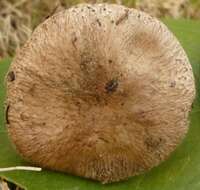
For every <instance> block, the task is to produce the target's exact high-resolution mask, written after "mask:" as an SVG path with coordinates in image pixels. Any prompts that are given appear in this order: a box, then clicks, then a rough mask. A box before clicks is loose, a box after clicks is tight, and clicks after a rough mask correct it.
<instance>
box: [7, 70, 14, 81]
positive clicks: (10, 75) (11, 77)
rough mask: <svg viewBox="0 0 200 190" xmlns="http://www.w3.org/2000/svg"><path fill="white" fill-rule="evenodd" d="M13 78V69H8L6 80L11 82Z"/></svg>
mask: <svg viewBox="0 0 200 190" xmlns="http://www.w3.org/2000/svg"><path fill="white" fill-rule="evenodd" d="M14 80H15V73H14V71H10V72H9V73H8V81H9V82H12V81H14Z"/></svg>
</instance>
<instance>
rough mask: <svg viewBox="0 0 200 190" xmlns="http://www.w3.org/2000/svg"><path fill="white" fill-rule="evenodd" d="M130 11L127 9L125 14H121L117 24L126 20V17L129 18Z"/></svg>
mask: <svg viewBox="0 0 200 190" xmlns="http://www.w3.org/2000/svg"><path fill="white" fill-rule="evenodd" d="M128 13H129V10H128V9H125V13H124V14H123V15H121V16H120V17H119V18H118V19H117V21H116V22H115V24H116V25H119V24H120V23H121V22H122V21H124V20H125V19H128Z"/></svg>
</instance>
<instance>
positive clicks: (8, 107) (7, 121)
mask: <svg viewBox="0 0 200 190" xmlns="http://www.w3.org/2000/svg"><path fill="white" fill-rule="evenodd" d="M9 109H10V105H7V107H6V113H5V114H6V124H10V122H9V118H8V112H9Z"/></svg>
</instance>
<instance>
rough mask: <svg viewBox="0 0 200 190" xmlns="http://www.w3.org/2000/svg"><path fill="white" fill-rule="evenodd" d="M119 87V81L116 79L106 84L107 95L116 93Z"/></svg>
mask: <svg viewBox="0 0 200 190" xmlns="http://www.w3.org/2000/svg"><path fill="white" fill-rule="evenodd" d="M117 87H118V81H117V80H116V79H112V80H110V81H108V82H107V83H106V86H105V90H106V92H107V93H111V92H115V91H116V90H117Z"/></svg>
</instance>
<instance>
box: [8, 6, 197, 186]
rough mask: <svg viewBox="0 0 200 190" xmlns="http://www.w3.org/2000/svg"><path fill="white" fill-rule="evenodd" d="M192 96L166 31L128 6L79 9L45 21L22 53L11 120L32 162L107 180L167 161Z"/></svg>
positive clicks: (181, 56)
mask: <svg viewBox="0 0 200 190" xmlns="http://www.w3.org/2000/svg"><path fill="white" fill-rule="evenodd" d="M194 96H195V87H194V78H193V74H192V69H191V66H190V64H189V62H188V58H187V56H186V54H185V52H184V50H183V49H182V47H181V46H180V44H179V42H178V41H177V40H176V38H175V37H174V36H173V35H172V34H171V33H170V32H169V31H168V29H167V27H166V26H164V25H163V24H162V23H160V22H159V21H158V20H157V19H155V18H152V17H150V16H149V15H147V14H145V13H143V12H140V11H137V10H134V9H128V8H126V7H123V6H119V5H108V4H94V5H89V4H81V5H78V6H75V7H72V8H70V9H68V10H65V11H62V12H59V13H58V14H56V15H53V16H52V17H50V18H49V19H47V20H46V21H45V22H44V23H42V24H41V25H39V26H38V27H37V28H36V30H35V31H34V33H33V35H32V37H31V38H30V40H29V41H28V42H27V43H26V45H25V46H24V47H23V48H22V49H21V51H19V53H18V54H17V55H16V57H15V59H14V61H13V63H12V65H11V67H10V70H9V72H8V75H7V109H6V115H7V117H6V119H7V126H8V131H9V134H10V138H11V140H12V141H13V143H14V144H15V146H16V149H17V150H18V152H19V153H20V154H21V155H22V156H23V157H24V158H25V159H26V160H28V161H30V162H32V163H34V164H36V165H39V166H42V167H45V168H49V169H53V170H58V171H66V172H68V173H72V174H75V175H79V176H84V177H87V178H92V179H95V180H99V181H101V182H103V183H108V182H113V181H119V180H121V179H125V178H128V177H130V176H133V175H136V174H139V173H142V172H143V171H145V170H149V169H151V168H152V167H154V166H156V165H158V164H159V163H160V162H161V161H163V160H165V159H166V158H167V157H168V156H169V154H170V153H171V152H172V151H173V150H174V149H175V148H176V146H177V145H178V144H179V143H180V142H181V140H182V139H183V137H184V135H185V133H186V132H187V128H188V114H189V111H190V108H191V104H192V101H193V99H194Z"/></svg>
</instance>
